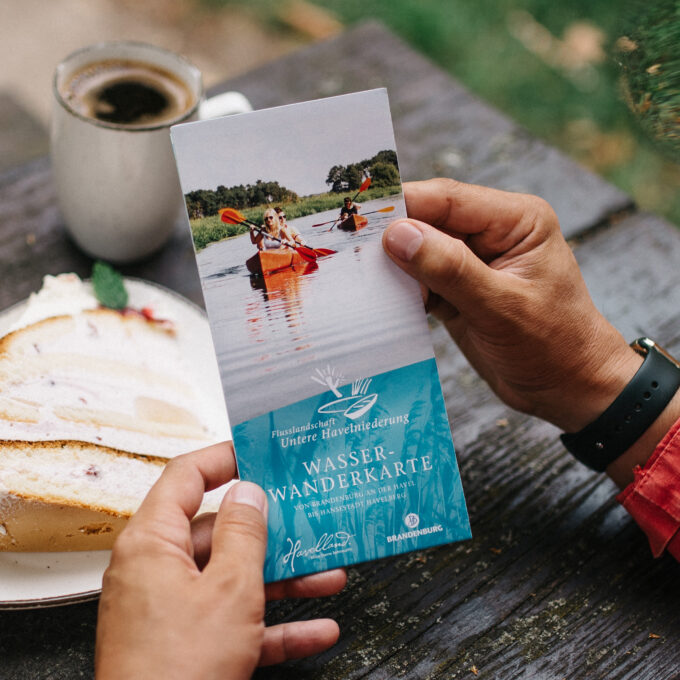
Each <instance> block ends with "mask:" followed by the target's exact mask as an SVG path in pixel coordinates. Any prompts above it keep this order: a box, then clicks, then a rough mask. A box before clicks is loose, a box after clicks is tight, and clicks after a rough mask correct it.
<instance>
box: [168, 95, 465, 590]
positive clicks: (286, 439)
mask: <svg viewBox="0 0 680 680" xmlns="http://www.w3.org/2000/svg"><path fill="white" fill-rule="evenodd" d="M171 137H172V143H173V148H174V152H175V157H176V160H177V166H178V169H179V175H180V181H181V184H182V191H183V193H184V198H185V203H186V208H187V216H188V220H189V224H190V227H191V233H192V237H193V242H194V247H195V251H196V260H197V262H198V271H199V275H200V279H201V285H202V287H203V294H204V297H205V303H206V309H207V312H208V318H209V321H210V326H211V329H212V335H213V341H214V345H215V351H216V353H217V359H218V364H219V369H220V375H221V379H222V385H223V387H224V394H225V398H226V404H227V411H228V413H229V420H230V422H231V427H232V432H233V437H234V447H235V451H236V458H237V462H238V469H239V475H240V477H241V478H242V479H246V480H250V481H253V482H256V483H258V484H259V485H260V486H262V487H263V488H264V490H265V492H266V494H267V497H268V501H269V544H268V551H267V559H266V564H265V580H266V581H268V582H269V581H277V580H280V579H285V578H290V577H293V576H300V575H303V574H307V573H312V572H317V571H322V570H325V569H331V568H334V567H339V566H346V565H350V564H354V563H357V562H362V561H366V560H373V559H376V558H380V557H386V556H389V555H396V554H399V553H403V552H406V551H410V550H416V549H422V548H426V547H429V546H434V545H440V544H443V543H449V542H452V541H459V540H463V539H466V538H469V537H470V535H471V534H470V526H469V522H468V515H467V510H466V506H465V499H464V496H463V489H462V486H461V482H460V475H459V471H458V466H457V463H456V457H455V452H454V448H453V443H452V440H451V429H450V425H449V422H448V419H447V415H446V409H445V404H444V399H443V396H442V390H441V385H440V382H439V376H438V373H437V366H436V363H435V359H434V353H433V349H432V341H431V339H430V333H429V329H428V325H427V319H426V315H425V311H424V308H423V303H422V297H421V294H420V289H419V286H418V284H417V283H416V282H415V281H414V280H413V279H411V278H410V277H409V276H407V275H406V274H405V273H404V272H402V271H401V270H400V269H399V268H398V267H396V266H395V265H394V263H393V262H391V261H390V259H389V258H388V257H387V256H386V255H385V253H384V251H383V248H382V244H381V237H382V232H383V230H384V229H385V227H386V226H387V225H388V224H389V223H390V222H391V221H392V220H394V219H396V218H399V217H405V216H406V209H405V205H404V200H403V194H402V189H401V182H400V177H399V166H398V162H397V154H396V145H395V141H394V133H393V129H392V121H391V117H390V111H389V104H388V98H387V91H386V90H385V89H377V90H370V91H367V92H359V93H355V94H349V95H343V96H339V97H331V98H328V99H319V100H315V101H310V102H305V103H302V104H292V105H289V106H282V107H278V108H273V109H267V110H261V111H254V112H252V113H246V114H240V115H234V116H227V117H223V118H218V119H214V120H208V121H201V122H196V123H186V124H183V125H177V126H174V127H173V128H172V130H171Z"/></svg>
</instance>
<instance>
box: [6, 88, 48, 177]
mask: <svg viewBox="0 0 680 680" xmlns="http://www.w3.org/2000/svg"><path fill="white" fill-rule="evenodd" d="M48 146H49V140H48V137H47V131H46V130H45V129H44V128H43V126H42V125H41V124H40V123H39V122H38V121H37V120H35V118H33V116H32V115H31V114H30V113H29V112H28V111H26V109H24V107H23V106H21V105H20V104H19V103H18V102H17V101H16V100H15V99H14V98H13V97H12V96H10V95H9V94H8V93H6V92H0V172H3V171H4V170H7V169H9V168H13V167H15V166H17V165H20V164H23V163H27V162H28V161H30V160H32V159H34V158H39V157H40V156H44V155H45V154H46V153H47V149H48Z"/></svg>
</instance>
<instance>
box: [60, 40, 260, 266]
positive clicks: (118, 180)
mask: <svg viewBox="0 0 680 680" xmlns="http://www.w3.org/2000/svg"><path fill="white" fill-rule="evenodd" d="M53 94H54V106H53V116H52V125H51V130H50V143H51V157H52V167H53V172H54V180H55V185H56V192H57V201H58V204H59V207H60V209H61V213H62V215H63V218H64V222H65V225H66V228H67V230H68V232H69V233H70V234H71V236H72V238H73V240H74V241H75V242H76V244H77V245H78V246H79V247H80V248H82V250H84V251H85V252H86V253H88V254H89V255H91V256H93V257H97V258H101V259H105V260H108V261H110V262H115V263H124V262H131V261H134V260H138V259H141V258H143V257H146V256H147V255H150V254H151V253H153V252H154V251H156V250H157V249H158V248H160V247H161V246H162V245H163V244H164V243H165V242H166V241H167V240H168V238H169V237H170V236H171V235H172V233H173V231H174V229H175V227H176V225H177V223H178V220H180V219H181V218H182V216H183V211H184V207H183V196H182V190H181V188H180V184H179V178H178V176H177V169H176V166H175V161H174V156H173V154H172V148H171V145H170V135H169V128H170V126H171V125H174V124H176V123H183V122H187V121H190V120H198V119H202V118H212V117H216V116H220V115H228V114H234V113H243V112H245V111H250V110H252V107H251V106H250V103H249V102H248V100H247V99H246V98H245V97H244V96H243V95H242V94H241V93H239V92H227V93H225V94H222V95H218V96H217V97H213V98H211V99H208V100H205V98H204V90H203V82H202V78H201V73H200V71H199V70H198V69H197V68H196V67H195V66H194V65H193V64H191V63H190V62H189V61H188V60H186V59H185V58H183V57H181V56H179V55H178V54H175V53H174V52H170V51H168V50H165V49H161V48H159V47H155V46H152V45H146V44H144V43H133V42H113V43H101V44H98V45H92V46H90V47H85V48H83V49H81V50H78V51H77V52H74V53H73V54H71V55H69V56H68V57H66V59H64V61H62V62H61V63H60V64H59V65H58V66H57V68H56V71H55V75H54V85H53Z"/></svg>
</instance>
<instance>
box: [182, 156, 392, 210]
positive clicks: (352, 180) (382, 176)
mask: <svg viewBox="0 0 680 680" xmlns="http://www.w3.org/2000/svg"><path fill="white" fill-rule="evenodd" d="M368 176H370V177H371V186H374V187H389V186H393V185H395V184H399V167H398V165H397V154H396V152H395V151H391V150H389V149H387V150H385V151H379V152H378V153H377V154H376V155H375V156H373V157H372V158H367V159H365V160H363V161H360V162H359V163H350V164H349V165H334V166H333V167H332V168H331V169H330V170H329V171H328V177H327V178H326V184H329V185H330V187H331V188H330V191H331V192H333V193H344V192H348V191H356V190H357V189H358V188H359V187H360V186H361V183H362V182H363V180H364V178H365V177H368ZM184 200H185V201H186V205H187V212H188V213H189V219H192V220H195V219H200V218H202V217H211V216H212V215H217V211H218V210H219V209H220V208H226V207H230V208H237V209H238V210H243V209H245V208H254V207H256V206H258V205H266V204H271V203H274V204H281V203H294V202H297V201H298V200H299V196H298V195H297V194H296V193H295V192H294V191H291V190H290V189H287V188H286V187H284V186H281V185H280V184H279V183H278V182H264V181H263V180H261V179H258V180H257V182H255V184H246V185H243V184H239V185H236V186H233V187H225V186H224V185H222V184H221V185H220V186H218V187H217V189H196V190H195V191H190V192H189V193H187V194H185V195H184Z"/></svg>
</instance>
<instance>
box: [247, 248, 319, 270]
mask: <svg viewBox="0 0 680 680" xmlns="http://www.w3.org/2000/svg"><path fill="white" fill-rule="evenodd" d="M307 264H308V262H307V260H305V259H304V258H303V257H302V255H300V254H298V252H297V250H293V248H273V249H272V250H258V251H257V252H256V253H255V255H253V256H252V257H249V258H248V259H247V260H246V267H247V268H248V271H249V272H250V273H251V274H262V275H263V276H266V275H267V274H272V273H274V272H278V271H281V270H282V269H286V268H288V267H295V266H298V265H299V266H301V265H307Z"/></svg>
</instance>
